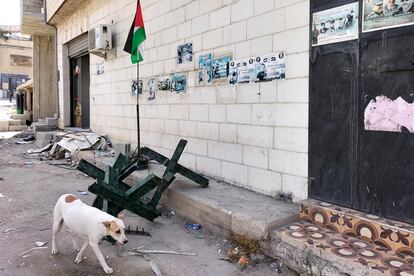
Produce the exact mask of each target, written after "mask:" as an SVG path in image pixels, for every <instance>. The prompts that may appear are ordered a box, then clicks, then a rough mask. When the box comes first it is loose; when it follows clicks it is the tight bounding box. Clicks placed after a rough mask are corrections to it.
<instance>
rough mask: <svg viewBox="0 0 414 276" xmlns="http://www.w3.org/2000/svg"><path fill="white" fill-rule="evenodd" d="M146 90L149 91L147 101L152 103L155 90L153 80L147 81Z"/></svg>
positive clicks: (155, 83) (155, 84) (155, 85)
mask: <svg viewBox="0 0 414 276" xmlns="http://www.w3.org/2000/svg"><path fill="white" fill-rule="evenodd" d="M148 90H149V95H148V100H149V101H152V100H154V99H155V91H156V90H157V82H156V81H155V79H150V80H149V81H148Z"/></svg>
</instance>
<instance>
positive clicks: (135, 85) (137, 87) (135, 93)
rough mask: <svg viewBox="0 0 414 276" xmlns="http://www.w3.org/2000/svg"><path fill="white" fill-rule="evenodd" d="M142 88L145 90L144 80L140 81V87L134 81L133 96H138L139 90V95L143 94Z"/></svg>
mask: <svg viewBox="0 0 414 276" xmlns="http://www.w3.org/2000/svg"><path fill="white" fill-rule="evenodd" d="M142 88H143V82H142V80H139V85H138V82H137V81H136V80H134V81H132V84H131V94H132V96H137V90H138V94H142Z"/></svg>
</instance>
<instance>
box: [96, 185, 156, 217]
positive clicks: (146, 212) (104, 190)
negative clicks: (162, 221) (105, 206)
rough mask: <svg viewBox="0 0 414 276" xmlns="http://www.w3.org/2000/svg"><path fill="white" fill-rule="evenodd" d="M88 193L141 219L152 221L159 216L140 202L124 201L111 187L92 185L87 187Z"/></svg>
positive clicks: (154, 210) (153, 209)
mask: <svg viewBox="0 0 414 276" xmlns="http://www.w3.org/2000/svg"><path fill="white" fill-rule="evenodd" d="M88 191H90V192H91V193H94V194H96V195H99V196H101V197H102V198H105V199H107V200H108V201H109V202H113V203H114V204H116V205H118V206H119V207H122V208H123V209H126V210H129V211H131V212H133V213H135V214H137V215H139V216H141V217H143V218H146V219H148V220H150V221H153V220H154V219H155V218H157V217H159V216H160V215H161V212H160V211H158V210H157V209H155V208H152V207H150V206H148V205H146V204H143V203H141V202H139V201H138V202H131V201H129V200H126V199H125V197H124V195H123V194H121V193H119V192H118V191H116V190H115V189H114V188H113V187H112V186H109V185H107V184H105V183H100V184H93V185H91V186H89V188H88Z"/></svg>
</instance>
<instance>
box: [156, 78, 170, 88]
mask: <svg viewBox="0 0 414 276" xmlns="http://www.w3.org/2000/svg"><path fill="white" fill-rule="evenodd" d="M158 90H160V91H168V90H171V79H170V76H160V77H158Z"/></svg>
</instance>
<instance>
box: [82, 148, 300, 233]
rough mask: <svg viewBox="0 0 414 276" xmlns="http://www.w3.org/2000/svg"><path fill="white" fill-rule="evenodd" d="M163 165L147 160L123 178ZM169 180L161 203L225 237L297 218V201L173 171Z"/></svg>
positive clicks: (87, 155) (87, 154) (102, 160)
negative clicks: (140, 168)
mask: <svg viewBox="0 0 414 276" xmlns="http://www.w3.org/2000/svg"><path fill="white" fill-rule="evenodd" d="M79 158H83V159H85V160H87V161H89V162H91V163H93V164H95V165H96V166H98V167H99V168H101V169H103V168H104V167H105V165H108V164H110V163H111V162H112V160H113V158H112V157H103V156H100V157H96V156H95V154H94V152H92V151H82V152H80V153H79ZM163 170H164V167H163V166H161V165H158V164H153V163H151V164H150V168H149V170H146V171H137V172H135V173H134V174H132V175H131V176H130V177H128V178H127V179H126V180H125V182H126V183H128V184H129V185H133V184H134V183H136V181H137V180H138V179H139V178H142V177H144V176H146V175H147V174H148V173H150V172H151V173H154V174H156V175H160V174H162V172H163ZM176 176H177V178H176V180H175V181H174V182H173V184H172V185H171V186H170V187H169V188H168V189H167V191H166V192H165V193H164V195H163V197H162V199H161V203H162V204H163V205H165V206H166V207H168V208H171V209H173V210H174V211H175V212H176V213H177V214H178V215H180V216H182V217H184V218H186V219H188V220H189V221H191V222H195V223H200V224H202V225H203V226H204V227H205V228H206V229H208V230H210V231H212V232H214V233H219V234H220V235H223V236H226V237H229V236H230V235H231V234H238V235H243V236H247V237H249V238H252V239H257V240H261V239H266V238H267V237H268V235H269V231H270V229H271V228H274V227H277V226H282V225H285V224H286V223H289V222H293V221H295V220H297V218H298V214H299V208H298V206H297V205H295V204H292V203H288V202H284V201H279V200H276V199H273V198H270V197H267V196H264V195H260V194H257V193H255V192H251V191H248V190H245V189H243V188H239V187H235V186H232V185H228V184H224V183H218V182H217V181H214V180H210V185H209V187H208V188H201V187H200V186H199V185H197V184H196V183H193V182H192V181H190V180H188V179H186V178H184V177H182V176H181V175H178V174H177V175H176Z"/></svg>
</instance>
